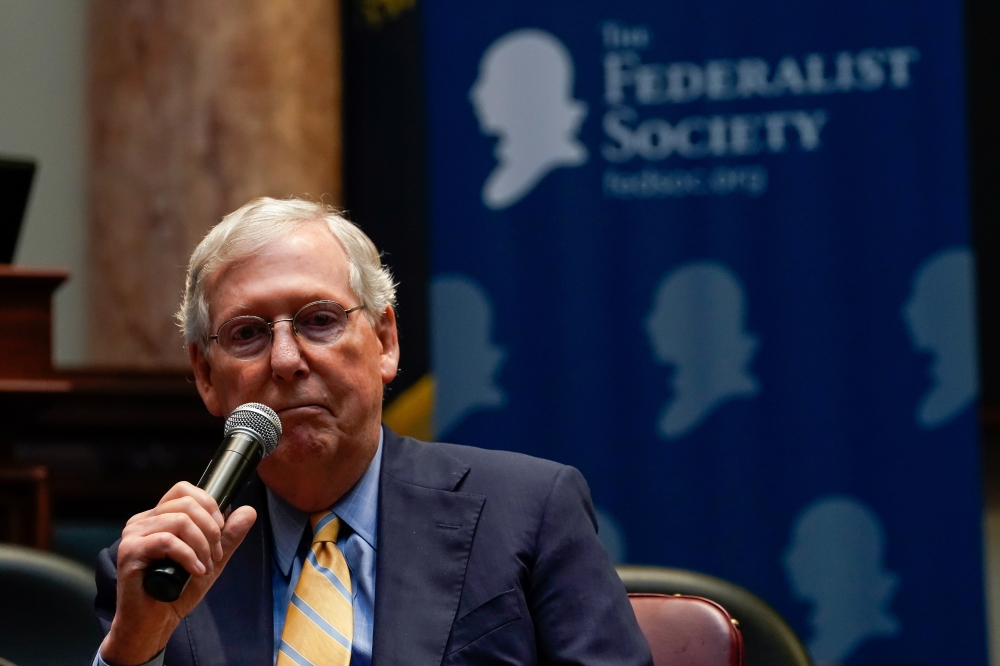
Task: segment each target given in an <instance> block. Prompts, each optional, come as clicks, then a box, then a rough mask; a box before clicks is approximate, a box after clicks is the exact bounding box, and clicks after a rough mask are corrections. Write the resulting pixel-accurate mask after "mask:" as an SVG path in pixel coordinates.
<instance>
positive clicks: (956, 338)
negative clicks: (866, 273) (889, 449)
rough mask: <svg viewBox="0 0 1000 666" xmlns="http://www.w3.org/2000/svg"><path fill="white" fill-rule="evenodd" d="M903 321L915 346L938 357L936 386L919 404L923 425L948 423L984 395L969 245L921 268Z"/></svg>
mask: <svg viewBox="0 0 1000 666" xmlns="http://www.w3.org/2000/svg"><path fill="white" fill-rule="evenodd" d="M903 319H904V320H905V321H906V324H907V326H908V327H909V329H910V338H911V340H912V341H913V346H914V348H915V349H917V350H918V351H925V352H930V353H931V354H933V355H934V360H933V362H932V364H931V368H930V374H931V377H932V379H933V380H934V385H933V386H932V387H931V389H930V390H929V391H928V392H927V394H926V395H924V397H923V398H922V399H921V401H920V404H919V405H918V406H917V423H919V424H920V425H921V426H923V427H925V428H935V427H938V426H942V425H944V424H945V423H947V422H948V421H950V420H951V419H953V418H954V417H955V416H958V414H960V413H961V412H963V411H964V410H965V409H966V408H967V407H969V406H970V405H971V404H972V403H973V402H974V401H975V399H976V395H977V394H978V393H979V373H978V369H977V366H978V361H977V353H976V303H975V262H974V261H973V258H972V252H971V251H970V250H969V249H968V248H950V249H948V250H944V251H942V252H939V253H937V254H935V255H933V256H932V257H931V258H930V259H928V260H927V261H926V262H925V263H924V264H923V265H922V266H921V267H920V268H919V269H917V272H916V274H915V275H914V277H913V291H912V293H911V294H910V299H909V301H907V303H906V305H904V306H903Z"/></svg>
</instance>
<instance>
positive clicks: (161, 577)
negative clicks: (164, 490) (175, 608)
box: [142, 402, 281, 602]
mask: <svg viewBox="0 0 1000 666" xmlns="http://www.w3.org/2000/svg"><path fill="white" fill-rule="evenodd" d="M223 433H224V439H223V440H222V445H221V446H219V450H218V451H216V452H215V457H213V458H212V462H210V463H209V464H208V467H207V468H206V469H205V473H204V474H202V475H201V480H200V481H198V487H199V488H201V489H202V490H204V491H205V492H207V493H208V494H209V495H210V496H211V497H212V499H214V500H215V501H216V503H217V504H218V506H219V511H220V512H221V513H222V514H223V515H225V514H226V512H227V511H228V510H229V507H230V505H231V504H232V501H233V498H234V497H236V495H238V494H239V492H240V491H241V490H243V486H244V485H246V482H247V479H248V478H250V473H251V472H253V471H254V470H255V469H257V465H258V464H259V463H260V461H261V460H263V458H264V457H265V456H267V455H269V454H270V453H271V452H272V451H274V449H275V448H277V446H278V442H279V441H280V440H281V421H280V420H279V419H278V415H277V414H276V413H275V412H274V410H273V409H271V408H270V407H268V406H267V405H262V404H260V403H258V402H248V403H246V404H244V405H241V406H239V407H237V408H236V409H235V410H234V411H233V413H232V414H230V415H229V418H228V419H226V426H225V429H224V431H223ZM190 577H191V574H190V573H188V571H187V570H186V569H184V568H183V567H182V566H180V565H179V564H177V563H176V562H174V561H173V560H171V559H169V558H164V559H162V560H157V561H155V562H152V563H151V564H150V566H149V568H148V569H146V574H145V577H144V578H143V582H142V584H143V587H144V588H145V590H146V592H147V593H148V594H149V596H151V597H153V598H154V599H156V600H158V601H164V602H171V601H177V599H178V598H179V597H180V596H181V592H183V590H184V586H185V585H187V582H188V579H190Z"/></svg>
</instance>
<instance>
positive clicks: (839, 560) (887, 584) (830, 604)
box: [784, 495, 899, 664]
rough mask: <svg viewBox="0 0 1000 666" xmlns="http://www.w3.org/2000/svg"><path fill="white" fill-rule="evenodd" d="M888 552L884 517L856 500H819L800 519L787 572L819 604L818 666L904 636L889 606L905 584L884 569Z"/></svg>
mask: <svg viewBox="0 0 1000 666" xmlns="http://www.w3.org/2000/svg"><path fill="white" fill-rule="evenodd" d="M884 548H885V537H884V535H883V530H882V523H881V521H880V520H879V518H878V516H877V515H876V514H875V512H874V511H872V510H871V509H870V508H869V507H868V506H866V505H865V504H863V503H862V502H860V501H858V500H857V499H854V498H852V497H848V496H844V495H832V496H829V497H824V498H822V499H819V500H817V501H815V502H813V503H812V504H810V505H809V506H807V507H806V509H805V510H804V511H803V512H802V514H801V515H799V517H798V519H797V520H796V521H795V525H794V526H793V527H792V540H791V544H790V545H789V548H788V551H787V552H786V553H785V562H784V564H785V571H786V572H787V574H788V580H789V582H790V583H791V587H792V591H793V592H794V593H795V595H796V596H797V597H798V598H800V599H803V600H805V601H808V602H810V603H811V604H812V606H813V610H812V614H811V618H810V620H811V623H812V628H813V632H812V637H811V638H810V639H809V644H808V648H809V654H810V655H811V656H812V658H813V661H815V662H816V663H817V664H841V663H843V662H844V660H845V659H847V658H848V657H850V656H851V654H852V653H853V652H854V651H855V650H857V649H858V648H859V647H861V645H862V644H863V643H864V642H865V641H867V640H869V639H871V638H877V637H885V636H892V635H895V634H897V633H898V632H899V620H898V619H896V618H895V617H894V616H893V615H892V613H891V612H890V611H889V608H888V606H889V604H890V602H891V601H892V597H893V594H894V593H895V591H896V587H897V586H898V584H899V580H898V578H897V576H896V574H894V573H892V572H889V571H885V570H883V568H882V566H883V564H882V558H883V551H884Z"/></svg>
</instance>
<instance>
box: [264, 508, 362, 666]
mask: <svg viewBox="0 0 1000 666" xmlns="http://www.w3.org/2000/svg"><path fill="white" fill-rule="evenodd" d="M310 520H311V522H312V527H313V541H312V548H311V549H310V550H309V555H308V557H307V558H306V561H305V562H303V563H302V574H301V575H300V576H299V582H298V584H297V585H296V586H295V592H293V593H292V601H291V603H290V604H288V614H287V615H286V616H285V629H284V631H282V632H281V647H279V648H278V664H277V666H294V665H296V664H297V665H299V666H308V665H310V664H311V665H312V666H348V665H349V664H350V662H351V639H352V638H353V637H354V609H353V606H352V603H351V599H352V596H351V573H350V570H349V569H348V568H347V560H345V559H344V555H343V553H341V552H340V550H338V549H337V532H339V531H340V519H339V518H337V516H336V515H334V513H333V512H332V511H320V512H318V513H314V514H313V515H312V517H311V518H310Z"/></svg>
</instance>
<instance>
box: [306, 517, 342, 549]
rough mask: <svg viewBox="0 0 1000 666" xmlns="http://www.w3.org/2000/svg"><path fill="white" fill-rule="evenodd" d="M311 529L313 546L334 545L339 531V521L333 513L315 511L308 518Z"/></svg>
mask: <svg viewBox="0 0 1000 666" xmlns="http://www.w3.org/2000/svg"><path fill="white" fill-rule="evenodd" d="M309 520H310V522H311V523H312V528H313V539H312V542H313V543H314V544H317V543H327V542H330V543H336V542H337V533H338V532H339V531H340V519H339V518H337V514H335V513H334V512H333V511H317V512H316V513H314V514H312V516H310V517H309Z"/></svg>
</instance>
